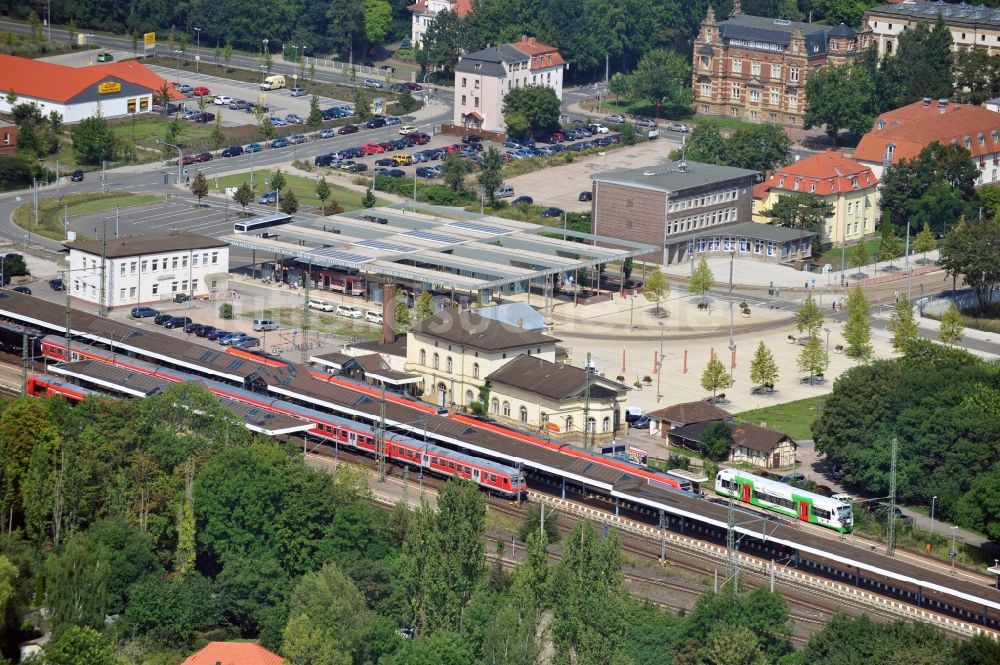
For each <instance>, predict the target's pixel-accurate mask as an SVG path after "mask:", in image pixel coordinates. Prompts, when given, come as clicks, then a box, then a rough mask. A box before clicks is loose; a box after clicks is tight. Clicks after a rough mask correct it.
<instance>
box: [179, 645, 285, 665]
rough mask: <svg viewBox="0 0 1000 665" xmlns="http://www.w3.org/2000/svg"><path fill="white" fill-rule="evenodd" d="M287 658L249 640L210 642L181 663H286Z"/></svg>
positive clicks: (278, 664) (193, 664)
mask: <svg viewBox="0 0 1000 665" xmlns="http://www.w3.org/2000/svg"><path fill="white" fill-rule="evenodd" d="M284 664H285V659H284V658H282V657H281V656H279V655H278V654H276V653H274V652H273V651H268V650H267V649H265V648H264V647H262V646H258V645H256V644H250V643H249V642H209V643H208V646H206V647H205V648H204V649H202V650H201V651H199V652H198V653H195V654H192V655H191V656H188V658H187V660H185V661H184V662H183V663H181V665H284Z"/></svg>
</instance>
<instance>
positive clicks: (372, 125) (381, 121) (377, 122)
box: [365, 117, 385, 129]
mask: <svg viewBox="0 0 1000 665" xmlns="http://www.w3.org/2000/svg"><path fill="white" fill-rule="evenodd" d="M365 127H367V128H368V129H378V128H380V127H385V118H378V117H375V118H372V119H371V120H369V121H368V122H366V123H365Z"/></svg>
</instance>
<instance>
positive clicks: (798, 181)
mask: <svg viewBox="0 0 1000 665" xmlns="http://www.w3.org/2000/svg"><path fill="white" fill-rule="evenodd" d="M801 183H802V179H801V178H796V179H795V184H794V185H792V189H793V190H795V191H796V192H797V191H799V185H800V184H801Z"/></svg>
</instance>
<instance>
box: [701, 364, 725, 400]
mask: <svg viewBox="0 0 1000 665" xmlns="http://www.w3.org/2000/svg"><path fill="white" fill-rule="evenodd" d="M731 383H732V380H731V379H730V378H729V372H728V371H727V370H726V366H725V365H724V364H723V362H722V360H720V359H719V356H718V355H717V354H715V353H713V354H712V357H711V358H710V359H709V361H708V365H706V366H705V371H704V372H702V374H701V387H702V388H704V389H705V390H711V391H712V397H715V395H716V393H717V392H719V391H720V390H724V389H725V388H728V387H729V385H730V384H731Z"/></svg>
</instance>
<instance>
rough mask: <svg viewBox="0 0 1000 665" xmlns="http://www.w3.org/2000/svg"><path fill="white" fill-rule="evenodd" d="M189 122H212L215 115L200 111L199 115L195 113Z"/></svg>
mask: <svg viewBox="0 0 1000 665" xmlns="http://www.w3.org/2000/svg"><path fill="white" fill-rule="evenodd" d="M191 120H192V121H194V122H206V123H207V122H214V121H215V114H214V113H209V112H208V111H202V112H201V113H196V114H195V116H194V117H193V118H191Z"/></svg>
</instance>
